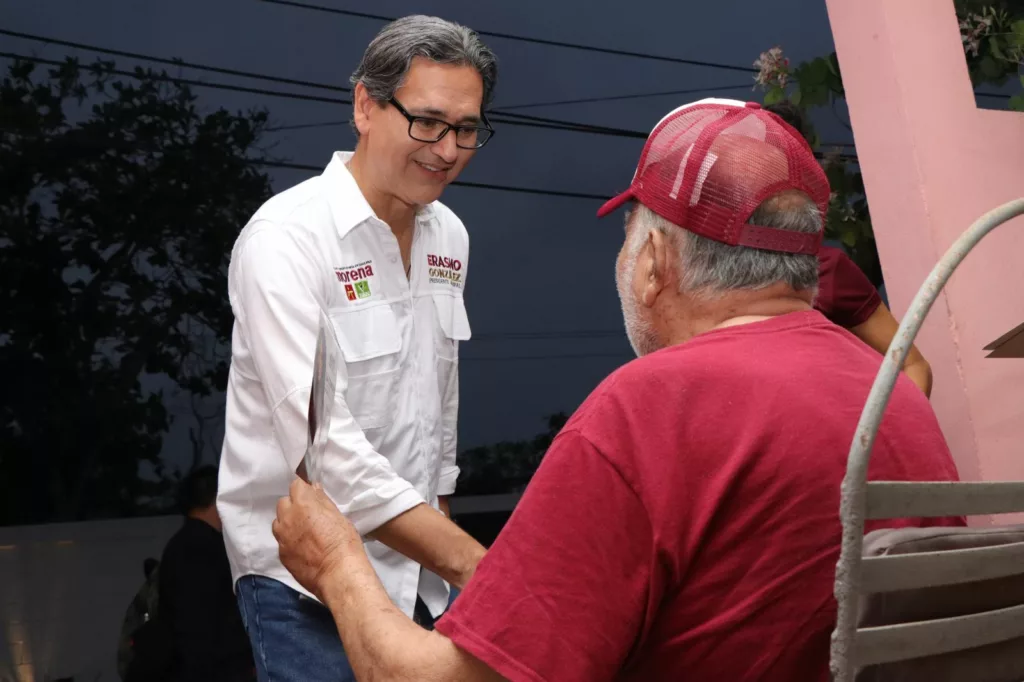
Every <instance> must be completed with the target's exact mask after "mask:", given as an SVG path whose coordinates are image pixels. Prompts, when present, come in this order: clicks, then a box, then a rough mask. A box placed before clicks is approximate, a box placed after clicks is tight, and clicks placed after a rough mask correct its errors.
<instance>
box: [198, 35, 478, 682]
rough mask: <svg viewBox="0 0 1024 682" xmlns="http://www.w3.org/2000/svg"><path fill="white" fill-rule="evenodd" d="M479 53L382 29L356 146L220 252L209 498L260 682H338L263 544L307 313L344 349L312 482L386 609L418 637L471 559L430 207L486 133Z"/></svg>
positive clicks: (325, 619) (311, 341)
mask: <svg viewBox="0 0 1024 682" xmlns="http://www.w3.org/2000/svg"><path fill="white" fill-rule="evenodd" d="M496 76H497V68H496V61H495V57H494V54H493V53H492V52H491V51H490V49H488V48H487V47H486V46H485V45H484V44H483V43H482V42H481V41H480V40H479V38H478V37H477V35H476V34H475V33H474V32H472V31H470V30H469V29H467V28H465V27H463V26H460V25H458V24H454V23H451V22H448V21H444V20H442V19H438V18H434V17H425V16H411V17H406V18H403V19H399V20H397V21H395V22H393V23H391V24H389V25H388V26H386V27H385V28H384V29H383V30H382V31H381V32H380V33H379V34H378V35H377V36H376V37H375V38H374V39H373V41H372V42H371V43H370V45H369V46H368V47H367V49H366V52H365V54H364V55H363V58H362V61H361V62H360V64H359V67H358V68H357V69H356V71H355V73H354V74H353V76H352V79H351V80H352V84H353V95H354V97H353V99H354V102H353V110H354V116H353V121H352V123H353V126H354V128H355V130H356V133H357V136H358V141H357V144H356V148H355V152H353V153H343V152H337V153H335V154H334V156H333V158H332V159H331V161H330V163H329V164H328V166H327V168H326V170H325V171H324V172H323V174H322V175H320V176H318V177H315V178H312V179H310V180H307V181H306V182H303V183H301V184H299V185H297V186H295V187H292V188H290V189H288V190H286V191H284V192H282V193H280V194H278V195H277V196H275V197H273V198H272V199H270V200H269V201H268V202H267V203H266V204H264V205H263V206H262V207H261V208H260V209H259V211H257V212H256V214H255V215H254V216H253V218H252V219H251V220H250V222H249V223H248V224H247V225H246V226H245V229H244V230H243V231H242V233H241V235H240V236H239V238H238V241H237V242H236V244H235V247H234V250H233V253H232V257H231V265H230V269H229V273H228V293H229V296H230V300H231V306H232V310H233V312H234V315H235V325H234V332H233V336H232V356H231V371H230V375H229V379H228V389H227V412H226V427H225V435H224V446H223V451H222V457H221V463H220V489H219V492H218V500H217V505H218V509H219V512H220V515H221V518H222V519H223V524H224V536H225V542H226V544H227V549H228V555H229V557H230V560H231V568H232V579H233V580H234V581H235V590H236V594H237V598H238V603H239V608H240V609H241V612H242V617H243V620H244V622H245V625H246V629H247V631H248V633H249V637H250V640H251V642H252V648H253V654H254V657H255V660H256V664H257V669H258V674H259V679H260V681H261V682H264V681H266V680H274V681H277V680H303V681H306V682H316V681H318V680H325V681H326V680H331V682H337V681H339V680H352V679H354V677H353V674H352V670H351V667H350V666H349V664H348V661H347V659H346V656H345V651H344V648H343V642H341V641H340V640H339V637H338V632H337V629H336V627H335V624H334V621H333V619H332V617H331V614H330V612H329V611H328V610H327V609H326V608H324V606H323V605H322V604H320V603H319V602H318V601H317V600H316V599H315V598H314V597H313V596H312V595H311V594H310V593H309V592H308V591H307V590H305V589H303V588H302V587H301V586H300V585H299V583H298V582H297V581H296V580H295V579H294V577H293V576H292V575H291V574H290V573H289V572H288V571H287V569H285V568H284V567H283V566H282V564H281V561H280V559H279V556H278V545H277V542H276V541H275V539H274V537H273V534H272V532H271V523H272V521H273V519H274V516H275V505H276V504H277V500H278V499H279V498H280V497H281V496H283V495H286V494H287V492H288V486H289V484H290V483H291V481H292V480H294V479H295V476H296V470H297V469H298V468H299V465H300V463H301V461H302V458H303V455H304V452H305V448H306V439H307V416H306V413H307V406H308V404H309V390H310V377H311V375H312V373H313V363H314V361H313V354H314V348H315V345H316V336H317V328H318V324H319V316H320V312H321V311H324V312H326V313H327V315H328V317H329V318H330V320H331V322H332V323H333V325H334V328H335V331H336V332H337V337H338V341H339V345H340V347H341V351H342V356H343V357H342V358H341V360H342V361H341V362H340V369H339V376H338V380H337V386H336V395H335V397H334V403H333V405H332V408H331V409H332V411H333V417H332V421H331V424H330V433H329V437H328V443H327V447H326V451H325V453H324V456H323V467H322V468H323V474H322V484H323V488H324V490H325V491H326V493H327V495H328V496H329V498H330V499H331V501H332V502H333V503H334V504H335V505H336V506H337V508H338V509H339V510H340V511H341V512H343V513H344V514H345V516H346V517H347V518H349V519H350V520H351V521H352V523H353V524H354V526H355V528H356V529H357V530H358V532H359V533H360V535H361V536H362V538H363V542H364V543H365V548H366V552H367V554H368V555H369V557H370V561H371V563H372V565H373V568H374V569H375V571H376V574H377V576H378V577H379V578H380V580H381V582H382V583H383V585H384V586H385V589H386V591H387V593H388V596H389V597H390V599H391V601H392V602H394V604H395V605H396V606H397V607H398V608H399V609H400V610H401V611H403V612H404V613H405V614H406V615H408V616H411V617H413V618H414V619H415V620H416V621H417V622H418V623H420V624H421V625H423V626H424V627H428V628H429V627H431V626H432V624H433V621H434V620H435V619H436V618H437V617H438V616H440V615H441V613H443V612H444V611H445V609H446V608H447V606H448V604H449V603H450V590H449V585H451V586H454V587H455V588H461V587H462V586H463V585H465V584H466V582H467V581H468V580H469V577H470V576H471V575H472V574H473V572H474V570H475V568H476V565H477V562H478V561H479V560H480V558H481V557H482V556H483V554H484V552H485V550H484V548H483V547H482V546H481V545H480V544H479V543H477V542H476V541H475V540H473V539H472V538H471V537H470V536H469V535H467V534H466V533H465V532H463V531H462V530H460V529H459V528H458V527H457V526H456V525H455V524H454V523H452V522H451V521H450V520H449V519H448V518H447V517H448V504H447V497H448V496H449V495H451V493H452V492H454V490H455V482H456V478H457V477H458V473H459V469H458V467H457V465H456V460H455V451H456V450H455V443H456V418H457V413H458V401H459V390H458V343H459V341H461V340H466V339H468V338H469V336H470V327H469V322H468V319H467V317H466V309H465V305H464V303H463V292H464V290H465V285H466V273H467V266H468V260H469V237H468V235H467V232H466V228H465V227H464V226H463V224H462V222H461V221H460V220H459V219H458V217H456V216H455V214H454V213H452V211H451V210H450V209H448V208H447V207H445V206H444V205H443V204H441V203H440V202H439V201H438V198H439V197H440V196H441V193H442V191H443V190H444V188H445V186H446V185H448V184H449V183H450V182H452V181H453V180H455V178H456V177H458V175H459V173H460V172H461V171H462V169H463V168H465V166H466V164H467V163H468V162H469V160H470V159H471V158H472V157H473V155H474V154H475V153H476V150H477V149H479V148H481V147H483V146H484V145H485V144H486V143H487V141H488V140H489V139H490V137H491V136H492V135H493V130H492V129H491V127H490V125H489V124H488V123H487V119H486V117H485V116H484V108H485V107H486V105H487V103H488V102H489V101H490V98H491V94H492V92H493V89H494V84H495V79H496Z"/></svg>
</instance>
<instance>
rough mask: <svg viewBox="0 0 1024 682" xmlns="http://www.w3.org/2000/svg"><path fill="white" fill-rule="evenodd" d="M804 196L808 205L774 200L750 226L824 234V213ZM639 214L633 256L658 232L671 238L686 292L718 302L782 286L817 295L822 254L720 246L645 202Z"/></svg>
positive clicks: (765, 204) (764, 205) (763, 206)
mask: <svg viewBox="0 0 1024 682" xmlns="http://www.w3.org/2000/svg"><path fill="white" fill-rule="evenodd" d="M799 196H800V197H803V199H804V200H801V201H794V200H792V196H789V197H787V200H786V201H781V200H780V196H776V197H772V198H770V199H768V200H766V201H765V202H763V203H762V204H761V205H760V206H758V207H757V209H756V210H755V211H754V212H753V213H752V214H751V215H750V219H749V220H747V222H748V223H750V224H751V225H761V226H763V227H774V228H776V229H779V230H788V231H790V232H802V233H811V234H813V233H815V232H820V231H821V230H822V223H823V221H822V216H821V212H820V211H819V210H818V207H817V206H816V205H815V203H814V202H813V201H811V199H810V198H809V197H807V196H806V195H804V194H802V193H800V194H799ZM633 213H634V214H635V220H636V223H635V225H634V229H633V233H632V234H631V235H630V236H631V241H632V244H631V245H630V247H629V249H628V251H630V252H632V251H633V250H637V251H638V250H639V248H640V247H641V246H642V245H643V243H644V242H645V241H646V240H647V236H648V235H649V234H650V233H651V231H652V230H658V231H659V232H661V233H662V234H664V235H665V236H667V237H668V238H669V240H670V242H671V243H672V244H673V245H674V246H675V247H676V250H677V252H678V260H677V266H678V268H679V278H680V281H679V290H680V291H681V292H682V293H686V294H688V295H692V296H699V297H704V298H717V297H719V296H721V295H723V294H726V293H729V292H730V291H742V290H746V291H752V290H758V289H765V288H767V287H770V286H773V285H775V284H780V283H782V284H787V285H788V286H790V287H791V288H792V289H794V290H795V291H810V292H811V293H812V294H817V290H818V256H817V255H816V254H810V255H803V254H793V253H780V252H776V251H765V250H762V249H753V248H750V247H746V246H730V245H728V244H723V243H721V242H716V241H714V240H713V239H708V238H707V237H702V236H700V235H698V234H694V233H693V232H689V231H687V230H685V229H683V228H681V227H678V226H677V225H674V224H673V223H670V222H669V221H667V220H665V219H664V218H662V217H661V216H660V215H658V214H657V213H655V212H654V211H652V210H651V209H649V208H647V207H646V206H644V205H643V204H640V203H639V202H638V203H636V204H635V206H634V210H633Z"/></svg>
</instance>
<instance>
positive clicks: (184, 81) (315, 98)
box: [0, 52, 352, 104]
mask: <svg viewBox="0 0 1024 682" xmlns="http://www.w3.org/2000/svg"><path fill="white" fill-rule="evenodd" d="M0 57H6V58H8V59H20V60H22V61H26V62H35V63H37V64H48V65H50V66H63V65H64V64H66V63H67V62H62V61H58V60H56V59H45V58H43V57H32V56H29V55H24V54H15V53H14V52H0ZM104 72H105V73H113V74H117V75H118V76H125V77H127V78H141V76H139V74H138V73H135V72H134V71H125V70H124V69H104ZM151 77H152V78H153V79H154V80H159V81H164V82H167V83H177V84H181V85H191V86H193V87H199V88H211V89H214V90H230V91H232V92H245V93H250V94H255V95H266V96H268V97H283V98H286V99H301V100H306V101H310V102H325V103H330V104H351V103H352V102H351V101H349V100H343V99H337V98H335V97H323V96H320V95H304V94H300V93H297V92H280V91H277V90H266V89H264V88H249V87H245V86H242V85H229V84H228V83H207V82H205V81H197V80H192V79H189V78H178V77H177V76H167V75H161V74H156V73H154V74H152V76H151Z"/></svg>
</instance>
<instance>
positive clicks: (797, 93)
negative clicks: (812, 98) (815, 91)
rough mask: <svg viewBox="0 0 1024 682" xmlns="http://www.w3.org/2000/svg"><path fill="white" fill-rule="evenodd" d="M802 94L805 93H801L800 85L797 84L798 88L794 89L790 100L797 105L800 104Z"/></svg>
mask: <svg viewBox="0 0 1024 682" xmlns="http://www.w3.org/2000/svg"><path fill="white" fill-rule="evenodd" d="M802 96H803V95H801V94H800V86H799V85H797V86H796V89H795V90H794V91H793V94H792V95H790V97H789V101H790V102H792V103H793V104H795V105H796V106H800V98H801V97H802Z"/></svg>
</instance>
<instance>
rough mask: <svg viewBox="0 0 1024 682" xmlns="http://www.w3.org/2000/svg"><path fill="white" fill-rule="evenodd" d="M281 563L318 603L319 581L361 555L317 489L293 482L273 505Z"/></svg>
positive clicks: (356, 540) (355, 538)
mask: <svg viewBox="0 0 1024 682" xmlns="http://www.w3.org/2000/svg"><path fill="white" fill-rule="evenodd" d="M272 528H273V531H274V537H275V538H277V543H278V545H279V553H280V555H281V563H283V564H284V567H285V568H287V569H288V571H289V572H290V573H291V574H292V575H293V576H294V577H295V579H296V580H297V581H298V582H299V584H300V585H302V586H303V587H305V588H306V589H307V590H309V591H310V592H312V593H313V594H315V595H316V596H317V597H318V598H321V599H322V595H323V580H324V578H325V576H329V575H331V573H332V572H333V571H334V570H336V568H337V567H338V566H339V565H340V564H341V563H342V562H343V561H344V560H345V559H346V558H348V557H352V556H353V555H355V554H357V553H358V554H362V553H363V551H364V550H363V540H362V538H361V537H360V536H359V533H358V532H357V531H356V529H355V527H354V526H353V525H352V524H351V523H350V522H349V520H348V519H346V518H345V517H344V516H343V515H342V513H341V512H340V511H339V510H338V508H337V507H336V506H335V505H334V502H332V501H331V498H329V497H328V496H327V493H325V492H324V491H323V489H322V488H320V487H319V486H316V487H314V486H311V485H309V484H308V483H306V482H305V481H303V480H300V479H296V480H295V481H293V482H292V485H291V487H290V488H289V491H288V497H282V498H281V499H280V500H279V501H278V503H277V518H276V519H275V520H274V523H273V526H272Z"/></svg>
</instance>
